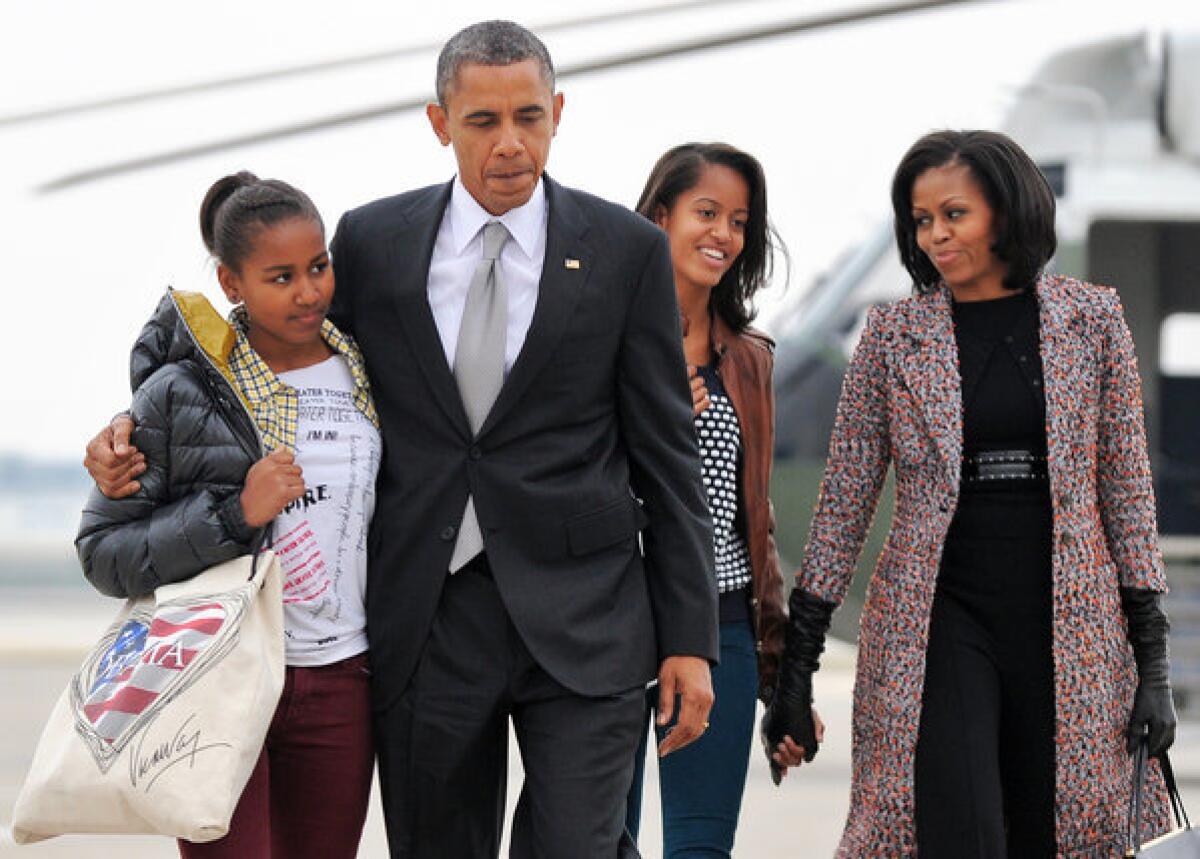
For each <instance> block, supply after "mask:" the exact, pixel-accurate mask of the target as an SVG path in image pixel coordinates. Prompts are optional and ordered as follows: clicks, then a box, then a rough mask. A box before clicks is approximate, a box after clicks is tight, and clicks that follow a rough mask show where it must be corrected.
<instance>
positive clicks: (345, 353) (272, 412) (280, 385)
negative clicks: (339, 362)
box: [229, 305, 379, 453]
mask: <svg viewBox="0 0 1200 859" xmlns="http://www.w3.org/2000/svg"><path fill="white" fill-rule="evenodd" d="M229 322H230V324H232V325H233V330H234V331H235V332H236V333H237V343H236V344H235V345H234V347H233V351H231V352H230V353H229V369H230V371H231V372H232V373H233V378H234V380H235V381H236V382H237V386H238V388H239V390H241V392H242V396H243V398H244V399H245V401H246V405H247V406H249V408H250V414H251V415H252V416H253V418H254V422H255V423H256V424H257V425H258V429H259V432H261V433H262V439H263V444H264V445H265V446H266V449H267V450H268V451H271V450H274V449H275V448H277V447H286V448H288V449H289V450H290V451H292V452H293V453H295V452H296V427H297V424H298V423H299V418H300V395H299V394H298V393H296V389H295V388H293V387H292V386H291V385H288V384H285V383H284V382H281V381H280V380H279V377H277V376H276V375H275V374H274V373H273V372H271V368H270V367H268V366H267V362H266V361H264V360H263V359H262V358H261V357H260V356H259V354H258V353H257V352H255V351H254V350H253V349H252V348H250V341H249V340H248V339H247V337H246V332H247V331H248V330H249V320H248V318H247V316H246V308H244V307H242V306H241V305H239V306H237V307H235V308H234V309H233V312H232V313H230V314H229ZM321 339H322V340H324V341H325V343H326V345H328V346H329V348H330V349H332V350H333V351H334V352H336V353H337V354H338V355H341V356H342V357H343V358H345V359H346V363H347V365H349V367H350V375H351V377H352V378H353V379H354V394H353V396H354V405H355V407H357V408H358V410H359V411H360V412H362V414H363V416H364V417H366V418H367V419H368V420H369V421H370V422H371V423H372V424H374V425H375V428H376V429H378V428H379V416H378V415H377V414H376V412H375V402H374V400H372V399H371V383H370V382H369V381H368V380H367V370H366V366H365V365H364V364H363V358H362V353H361V352H359V351H358V345H357V344H356V343H355V342H354V340H353V339H351V338H350V337H349V336H348V335H346V334H343V333H342V332H341V331H338V330H337V326H335V325H334V324H333V323H332V322H330V321H329V320H328V319H326V320H325V321H324V323H322V325H321Z"/></svg>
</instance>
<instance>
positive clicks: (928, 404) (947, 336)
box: [900, 287, 962, 484]
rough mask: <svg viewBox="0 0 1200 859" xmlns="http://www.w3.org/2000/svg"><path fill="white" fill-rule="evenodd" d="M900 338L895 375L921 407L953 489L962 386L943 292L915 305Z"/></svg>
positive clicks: (959, 442) (957, 464)
mask: <svg viewBox="0 0 1200 859" xmlns="http://www.w3.org/2000/svg"><path fill="white" fill-rule="evenodd" d="M911 306H912V307H913V308H914V311H915V312H914V313H913V314H912V315H911V316H910V317H909V319H908V328H907V330H904V331H901V332H900V338H901V358H900V372H901V375H903V377H904V382H905V384H906V385H907V386H908V389H909V390H910V391H911V392H912V394H913V396H914V397H915V398H916V399H917V401H918V402H919V403H920V406H921V414H922V416H923V417H924V419H925V424H926V427H927V428H928V430H929V434H930V437H931V438H932V439H933V442H934V445H935V446H936V448H937V450H938V453H939V454H940V455H941V457H942V460H943V462H944V464H945V466H946V471H947V474H948V475H949V476H950V479H951V480H952V481H953V482H954V483H955V484H957V483H958V479H959V472H960V470H961V462H962V382H961V379H960V376H959V371H958V345H957V344H956V342H955V340H954V322H953V319H952V317H951V314H950V298H949V291H948V290H947V289H946V288H945V287H942V288H940V289H939V290H938V291H937V292H935V293H932V294H930V295H927V296H925V297H923V298H922V299H919V300H918V301H915V302H913V303H912V305H911Z"/></svg>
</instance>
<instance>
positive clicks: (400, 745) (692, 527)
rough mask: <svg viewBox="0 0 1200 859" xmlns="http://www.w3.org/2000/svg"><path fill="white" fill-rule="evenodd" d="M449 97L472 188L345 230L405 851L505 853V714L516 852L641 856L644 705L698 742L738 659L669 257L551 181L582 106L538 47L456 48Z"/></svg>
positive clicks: (632, 220)
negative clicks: (729, 665) (729, 664)
mask: <svg viewBox="0 0 1200 859" xmlns="http://www.w3.org/2000/svg"><path fill="white" fill-rule="evenodd" d="M437 96H438V101H437V103H435V104H431V105H429V107H428V111H427V112H428V117H429V120H430V123H431V125H432V127H433V130H434V132H435V133H436V135H437V137H438V139H439V140H440V141H441V143H442V144H443V145H449V146H452V147H453V149H454V154H455V157H456V160H457V163H458V175H457V176H456V178H455V179H454V180H453V181H452V182H450V183H447V184H445V185H440V186H434V187H430V188H424V189H421V190H417V191H411V192H408V193H405V194H401V195H398V196H395V197H390V198H387V199H383V200H379V201H376V202H374V203H371V204H368V205H366V206H363V207H362V208H359V209H356V210H354V211H351V212H348V213H347V214H346V215H344V216H343V218H342V219H341V222H340V223H339V225H338V228H337V233H336V235H335V237H334V240H333V242H332V245H331V250H332V254H333V259H334V267H335V271H336V274H337V291H336V295H335V299H334V305H333V308H332V310H331V312H330V315H331V317H332V318H333V319H334V321H335V323H336V324H337V325H338V326H339V327H340V328H341V329H342V330H344V331H347V332H349V333H351V334H353V335H354V337H355V338H356V339H357V340H358V343H359V345H360V347H361V348H362V351H363V354H364V355H365V357H366V361H367V366H368V371H369V374H370V377H371V380H372V390H373V394H374V397H375V401H376V405H377V408H378V411H379V416H380V423H381V426H382V432H383V438H384V450H385V453H384V459H383V463H382V467H381V470H380V475H379V481H378V495H377V497H378V502H377V506H376V510H375V517H374V520H373V527H372V532H371V537H370V547H369V551H370V562H369V574H368V588H367V627H368V632H369V637H370V642H371V662H372V669H373V695H374V704H375V711H376V742H377V746H378V752H379V762H380V775H381V781H382V786H383V798H384V806H385V811H386V818H387V823H388V837H389V842H390V845H391V852H392V855H393V856H403V857H439V859H441V857H445V859H451V857H453V859H459V857H463V859H466V857H476V856H478V857H485V856H493V855H495V854H496V852H497V851H498V849H499V840H500V829H501V825H502V821H503V810H504V784H505V770H506V761H507V749H506V746H507V738H508V722H509V718H510V717H511V719H512V722H513V727H514V729H515V732H516V736H517V739H518V742H519V743H520V746H521V754H522V760H523V762H524V767H525V773H526V779H525V785H524V787H523V789H522V792H521V797H520V800H519V802H518V805H517V810H516V813H515V818H514V826H513V836H512V855H513V856H521V857H525V856H530V857H532V856H539V857H553V859H557V857H563V859H566V857H572V859H574V857H605V859H609V857H614V856H617V855H618V854H619V853H620V852H621V851H625V852H624V853H623V855H636V849H635V848H633V846H632V844H631V843H630V842H629V839H628V836H626V835H624V834H623V820H624V814H625V797H626V793H627V791H628V788H629V783H630V779H631V776H632V767H633V752H634V750H635V749H636V747H637V745H638V741H639V737H640V735H641V732H642V731H643V719H644V718H645V699H644V692H643V690H644V687H645V685H646V683H647V682H648V681H649V680H651V679H652V678H653V677H654V676H655V674H656V673H657V677H658V681H659V686H660V697H661V704H662V712H663V715H662V718H663V719H664V720H667V719H669V718H671V716H672V715H674V716H675V718H676V719H677V725H676V727H675V729H674V731H673V732H672V733H671V734H670V735H669V736H668V737H667V739H666V740H665V741H664V743H663V745H662V747H661V748H660V753H662V754H666V753H669V752H670V751H672V750H674V749H676V748H679V747H681V746H683V745H686V744H687V743H688V742H690V741H691V740H693V739H695V738H696V737H698V736H699V735H700V733H702V732H703V730H704V727H705V726H706V722H705V718H706V717H707V713H708V709H709V707H710V706H711V703H712V691H711V685H710V682H709V676H708V672H709V663H710V661H715V660H716V657H717V643H716V641H717V638H716V632H717V620H716V618H717V612H716V589H715V586H714V583H713V571H712V568H713V561H712V541H711V533H710V529H711V523H710V519H709V515H708V511H707V506H706V502H705V498H704V492H703V487H702V486H701V485H700V479H699V478H700V467H699V459H698V453H697V446H696V440H695V435H694V430H693V426H692V420H691V396H690V391H689V386H688V383H687V375H686V371H685V366H684V360H683V355H682V351H681V347H680V343H681V339H680V331H679V316H678V310H677V308H676V304H675V292H674V288H673V282H672V269H671V264H670V257H669V251H668V247H667V242H666V240H665V237H664V236H663V235H662V234H661V233H660V232H659V231H658V230H657V229H656V228H654V227H653V226H652V225H651V224H650V223H649V222H647V221H645V220H643V219H641V218H638V217H637V216H635V215H633V214H632V213H630V212H629V211H627V210H625V209H623V208H620V207H618V206H616V205H613V204H611V203H607V202H605V201H603V200H600V199H598V198H596V197H593V196H590V195H588V194H584V193H582V192H579V191H574V190H571V189H568V188H565V187H563V186H561V185H559V184H557V183H556V182H554V181H553V180H551V179H550V178H549V177H548V176H545V175H544V174H543V167H544V165H545V162H546V158H547V155H548V154H549V148H550V141H551V138H552V137H553V136H554V133H555V130H556V128H557V125H558V121H559V117H560V115H561V111H562V106H563V98H562V95H561V94H558V93H555V91H554V72H553V66H552V63H551V60H550V57H549V54H548V53H547V52H546V49H545V47H544V46H543V45H542V43H541V42H540V41H539V40H538V39H537V38H536V37H535V36H534V35H533V34H532V33H529V32H528V31H527V30H525V29H523V28H521V27H519V26H517V25H515V24H511V23H508V22H502V21H491V22H485V23H482V24H477V25H474V26H471V27H468V28H466V29H465V30H463V31H461V32H460V33H458V34H456V35H455V36H454V37H453V38H451V39H450V41H449V42H447V43H446V46H445V47H444V48H443V50H442V54H441V56H440V57H439V60H438V81H437ZM497 222H498V223H499V224H500V225H502V227H497V226H495V223H497ZM489 248H490V249H489ZM493 260H494V261H493ZM501 284H502V286H501ZM489 301H490V302H491V303H490V304H489V303H488V302H489ZM481 302H482V303H481ZM497 303H498V304H499V307H500V310H499V315H498V316H497V315H496V313H497V310H496V308H497ZM481 307H482V308H484V310H483V311H481V310H480V308H481ZM464 332H465V333H464ZM497 337H498V338H499V339H498V340H497V339H496V338H497ZM489 349H491V350H493V351H491V352H490V353H489V352H488V350H489ZM489 369H490V371H491V375H490V377H489ZM489 378H490V379H491V381H488V379H489ZM481 379H482V380H483V381H482V382H481ZM481 385H482V388H481ZM489 385H490V386H491V387H490V389H489ZM481 390H482V391H483V393H482V394H481V393H480V391H481ZM639 531H640V532H641V539H640V541H639ZM677 696H678V698H677Z"/></svg>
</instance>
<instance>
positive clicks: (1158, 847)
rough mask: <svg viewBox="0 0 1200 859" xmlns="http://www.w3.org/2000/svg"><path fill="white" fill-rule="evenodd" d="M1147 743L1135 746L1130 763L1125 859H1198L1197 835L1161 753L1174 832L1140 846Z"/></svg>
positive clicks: (1173, 776)
mask: <svg viewBox="0 0 1200 859" xmlns="http://www.w3.org/2000/svg"><path fill="white" fill-rule="evenodd" d="M1146 758H1147V754H1146V743H1145V741H1142V742H1141V743H1138V747H1137V753H1136V754H1135V755H1134V759H1133V791H1132V794H1131V799H1130V803H1129V827H1128V833H1127V837H1126V842H1125V843H1126V848H1125V855H1126V856H1127V857H1139V856H1140V857H1144V859H1200V832H1197V831H1196V830H1194V829H1192V824H1191V821H1189V820H1188V816H1187V811H1186V810H1185V809H1184V807H1183V799H1182V798H1181V797H1180V796H1179V786H1178V785H1177V784H1176V783H1175V771H1174V770H1173V769H1172V768H1171V759H1170V758H1169V757H1167V754H1166V752H1163V754H1162V757H1160V758H1159V763H1160V764H1161V765H1162V772H1163V779H1164V780H1165V781H1166V783H1167V793H1168V794H1169V795H1170V797H1171V810H1172V811H1173V812H1174V815H1175V826H1176V827H1177V828H1176V829H1175V830H1174V831H1172V832H1168V833H1166V834H1165V835H1160V836H1159V837H1158V838H1155V839H1154V840H1153V841H1147V842H1146V843H1144V844H1143V843H1142V799H1143V796H1142V795H1143V793H1145V789H1146V763H1147V760H1146Z"/></svg>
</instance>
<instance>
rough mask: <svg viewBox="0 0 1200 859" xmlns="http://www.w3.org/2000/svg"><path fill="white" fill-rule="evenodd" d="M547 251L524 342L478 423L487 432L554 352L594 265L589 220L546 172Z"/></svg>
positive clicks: (481, 431) (568, 193) (482, 433)
mask: <svg viewBox="0 0 1200 859" xmlns="http://www.w3.org/2000/svg"><path fill="white" fill-rule="evenodd" d="M545 182H546V204H547V206H548V207H549V217H548V223H547V227H546V257H545V260H544V261H543V263H542V277H541V280H540V281H539V282H538V295H537V304H536V305H535V307H534V311H533V320H532V321H531V322H530V324H529V333H528V334H526V335H525V344H524V345H523V346H522V347H521V352H520V354H518V355H517V360H516V361H515V362H514V363H513V367H512V370H511V371H510V372H509V374H508V378H507V379H506V380H505V381H504V387H503V388H501V390H500V395H499V396H498V397H497V398H496V402H495V403H494V404H493V406H492V410H491V412H489V413H488V416H487V419H486V420H485V421H484V423H483V426H482V427H480V429H479V435H480V436H483V435H484V434H485V433H487V432H488V431H489V430H491V428H492V427H494V426H495V425H496V423H497V422H498V421H500V420H502V419H503V418H504V415H505V414H506V413H507V412H508V411H509V410H510V409H511V408H512V407H513V405H514V404H516V402H517V401H518V400H520V398H521V395H522V394H523V393H524V392H525V389H526V388H528V387H529V384H530V382H532V381H533V379H534V378H535V377H536V376H537V374H538V373H539V372H541V370H542V368H543V367H544V366H545V364H546V361H547V360H549V358H550V356H551V355H552V354H553V353H554V350H555V348H556V347H557V346H558V343H559V341H560V340H561V339H562V336H563V332H564V331H565V329H566V327H567V321H568V320H569V319H570V318H571V314H572V312H574V310H575V305H576V304H577V303H578V301H579V295H580V293H581V291H582V289H583V284H584V283H585V282H586V280H587V278H588V275H589V274H590V272H591V268H592V252H591V249H590V248H589V246H588V245H587V244H586V243H585V241H584V235H585V234H586V232H587V221H586V220H585V218H584V217H583V213H582V212H581V211H580V210H579V207H578V205H577V204H576V203H575V201H574V200H573V199H572V198H571V195H570V192H569V191H567V190H566V189H565V188H563V187H562V186H561V185H559V184H558V183H557V182H554V181H553V180H551V178H550V177H549V176H545Z"/></svg>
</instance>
